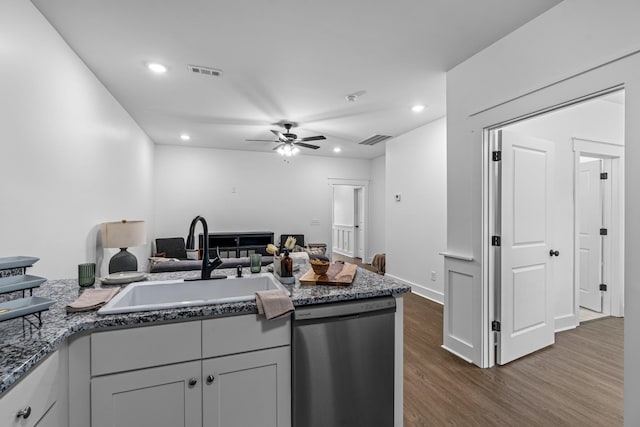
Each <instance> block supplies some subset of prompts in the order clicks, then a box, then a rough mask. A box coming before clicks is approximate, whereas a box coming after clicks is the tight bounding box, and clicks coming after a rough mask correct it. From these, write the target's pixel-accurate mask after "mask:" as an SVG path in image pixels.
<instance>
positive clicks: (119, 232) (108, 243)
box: [100, 220, 147, 248]
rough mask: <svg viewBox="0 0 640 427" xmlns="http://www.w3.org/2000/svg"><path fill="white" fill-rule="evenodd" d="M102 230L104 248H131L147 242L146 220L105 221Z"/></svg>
mask: <svg viewBox="0 0 640 427" xmlns="http://www.w3.org/2000/svg"><path fill="white" fill-rule="evenodd" d="M100 230H101V233H102V247H104V248H130V247H133V246H140V245H144V244H146V243H147V226H146V224H145V223H144V221H126V220H122V221H114V222H105V223H103V224H102V225H101V226H100Z"/></svg>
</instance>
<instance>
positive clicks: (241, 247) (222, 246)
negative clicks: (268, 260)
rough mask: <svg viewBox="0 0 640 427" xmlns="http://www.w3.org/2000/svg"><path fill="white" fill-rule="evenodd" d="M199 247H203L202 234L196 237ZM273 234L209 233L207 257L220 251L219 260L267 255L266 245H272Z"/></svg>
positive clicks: (262, 232)
mask: <svg viewBox="0 0 640 427" xmlns="http://www.w3.org/2000/svg"><path fill="white" fill-rule="evenodd" d="M198 239H199V240H198V241H199V247H200V248H202V247H203V246H204V241H203V234H202V233H201V234H200V235H199V236H198ZM273 242H274V240H273V232H270V231H253V232H251V231H250V232H224V233H209V257H210V258H211V257H213V256H215V255H216V249H219V251H220V257H221V258H242V257H248V256H249V255H251V254H261V255H265V256H266V255H269V253H268V252H267V245H268V244H269V243H271V244H273Z"/></svg>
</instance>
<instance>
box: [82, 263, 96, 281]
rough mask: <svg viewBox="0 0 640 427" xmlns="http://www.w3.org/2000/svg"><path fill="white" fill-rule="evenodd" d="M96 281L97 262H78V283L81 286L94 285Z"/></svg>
mask: <svg viewBox="0 0 640 427" xmlns="http://www.w3.org/2000/svg"><path fill="white" fill-rule="evenodd" d="M95 282H96V264H95V263H94V262H88V263H85V264H78V284H79V285H80V286H93V284H94V283H95Z"/></svg>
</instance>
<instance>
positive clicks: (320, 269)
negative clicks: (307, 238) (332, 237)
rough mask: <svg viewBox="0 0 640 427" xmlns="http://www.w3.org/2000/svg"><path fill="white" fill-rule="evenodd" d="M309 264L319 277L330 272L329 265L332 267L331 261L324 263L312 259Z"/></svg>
mask: <svg viewBox="0 0 640 427" xmlns="http://www.w3.org/2000/svg"><path fill="white" fill-rule="evenodd" d="M309 262H310V263H311V268H313V272H314V273H316V274H317V275H318V276H322V275H323V274H327V270H329V265H331V263H330V262H329V261H323V260H320V259H312V260H311V261H309Z"/></svg>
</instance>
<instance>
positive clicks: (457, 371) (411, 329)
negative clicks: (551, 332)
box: [404, 294, 624, 427]
mask: <svg viewBox="0 0 640 427" xmlns="http://www.w3.org/2000/svg"><path fill="white" fill-rule="evenodd" d="M404 310H405V312H404V313H405V315H404V343H405V344H404V425H405V426H406V427H415V426H483V427H485V426H553V427H555V426H622V424H623V418H622V414H623V322H624V321H623V319H621V318H613V317H606V318H603V319H598V320H593V321H590V322H586V323H582V325H581V326H580V327H579V328H577V329H574V330H570V331H566V332H561V333H558V334H556V343H555V344H554V345H553V346H551V347H549V348H547V349H544V350H541V351H538V352H536V353H534V354H532V355H529V356H526V357H524V358H522V359H519V360H516V361H514V362H511V363H510V364H508V365H506V366H500V367H494V368H490V369H480V368H478V367H476V366H474V365H471V364H469V363H467V362H465V361H463V360H461V359H459V358H457V357H455V356H453V355H452V354H450V353H449V352H447V351H445V350H443V349H442V348H441V347H440V345H441V344H442V306H441V305H439V304H437V303H434V302H432V301H429V300H426V299H424V298H421V297H419V296H416V295H414V294H406V296H405V305H404Z"/></svg>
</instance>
